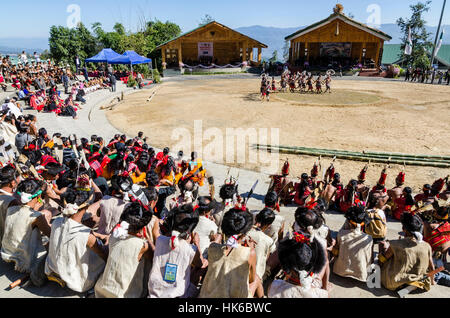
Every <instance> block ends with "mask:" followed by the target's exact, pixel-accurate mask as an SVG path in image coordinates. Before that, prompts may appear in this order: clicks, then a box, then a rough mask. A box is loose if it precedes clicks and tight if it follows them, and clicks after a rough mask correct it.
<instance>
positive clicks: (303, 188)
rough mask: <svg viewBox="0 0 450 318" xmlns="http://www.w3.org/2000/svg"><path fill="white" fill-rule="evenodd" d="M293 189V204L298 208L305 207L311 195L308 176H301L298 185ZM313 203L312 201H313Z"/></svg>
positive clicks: (311, 190)
mask: <svg viewBox="0 0 450 318" xmlns="http://www.w3.org/2000/svg"><path fill="white" fill-rule="evenodd" d="M294 188H295V196H294V202H295V204H297V205H298V206H300V207H305V206H307V205H308V204H309V203H310V201H311V199H312V195H313V189H311V187H310V182H309V176H308V174H306V173H304V174H302V177H301V181H300V183H296V184H295V185H294ZM313 201H314V199H313Z"/></svg>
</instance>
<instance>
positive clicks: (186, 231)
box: [148, 204, 205, 298]
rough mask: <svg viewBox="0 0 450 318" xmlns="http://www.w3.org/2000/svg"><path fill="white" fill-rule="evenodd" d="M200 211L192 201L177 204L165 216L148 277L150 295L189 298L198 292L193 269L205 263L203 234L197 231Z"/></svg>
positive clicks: (152, 296) (153, 296)
mask: <svg viewBox="0 0 450 318" xmlns="http://www.w3.org/2000/svg"><path fill="white" fill-rule="evenodd" d="M198 221H199V215H198V212H197V211H196V209H195V207H194V206H192V205H191V204H188V205H183V206H180V207H177V208H175V209H173V210H172V211H170V212H169V214H168V215H167V217H166V219H165V220H164V226H163V228H162V230H163V231H162V233H163V235H161V236H160V237H158V239H157V240H156V245H155V254H154V258H153V267H152V270H151V272H150V279H149V281H148V290H149V296H150V298H188V297H190V296H192V295H193V294H195V293H196V291H195V290H194V289H195V288H193V287H192V286H191V270H192V267H193V268H202V267H204V262H205V260H204V259H203V256H202V254H201V253H200V241H199V236H198V234H196V233H193V230H194V229H195V227H196V226H197V224H198Z"/></svg>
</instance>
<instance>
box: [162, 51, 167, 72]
mask: <svg viewBox="0 0 450 318" xmlns="http://www.w3.org/2000/svg"><path fill="white" fill-rule="evenodd" d="M166 54H167V49H166V48H165V47H164V48H162V49H161V56H162V65H163V70H165V69H166V68H167V67H166V66H167V63H166Z"/></svg>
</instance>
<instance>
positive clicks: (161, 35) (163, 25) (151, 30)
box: [145, 20, 181, 70]
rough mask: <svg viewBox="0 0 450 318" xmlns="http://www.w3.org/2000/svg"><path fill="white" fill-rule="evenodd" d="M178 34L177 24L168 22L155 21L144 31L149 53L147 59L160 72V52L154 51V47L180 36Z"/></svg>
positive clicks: (179, 29)
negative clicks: (151, 61) (150, 59)
mask: <svg viewBox="0 0 450 318" xmlns="http://www.w3.org/2000/svg"><path fill="white" fill-rule="evenodd" d="M180 34H181V28H180V27H179V26H178V25H177V24H175V23H172V22H169V21H166V22H161V21H159V20H155V21H150V22H149V23H148V24H147V29H146V30H145V36H146V39H147V43H146V45H147V49H148V50H149V52H151V53H150V54H149V55H147V57H150V58H152V59H153V60H154V62H153V63H156V65H157V68H158V69H159V70H162V56H161V50H155V49H156V47H158V46H159V45H161V44H163V43H165V42H168V41H170V40H172V39H173V38H176V37H178V36H180Z"/></svg>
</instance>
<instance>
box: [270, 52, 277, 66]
mask: <svg viewBox="0 0 450 318" xmlns="http://www.w3.org/2000/svg"><path fill="white" fill-rule="evenodd" d="M277 61H278V51H277V50H275V51H273V54H272V57H271V58H270V59H269V62H272V63H275V62H277Z"/></svg>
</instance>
